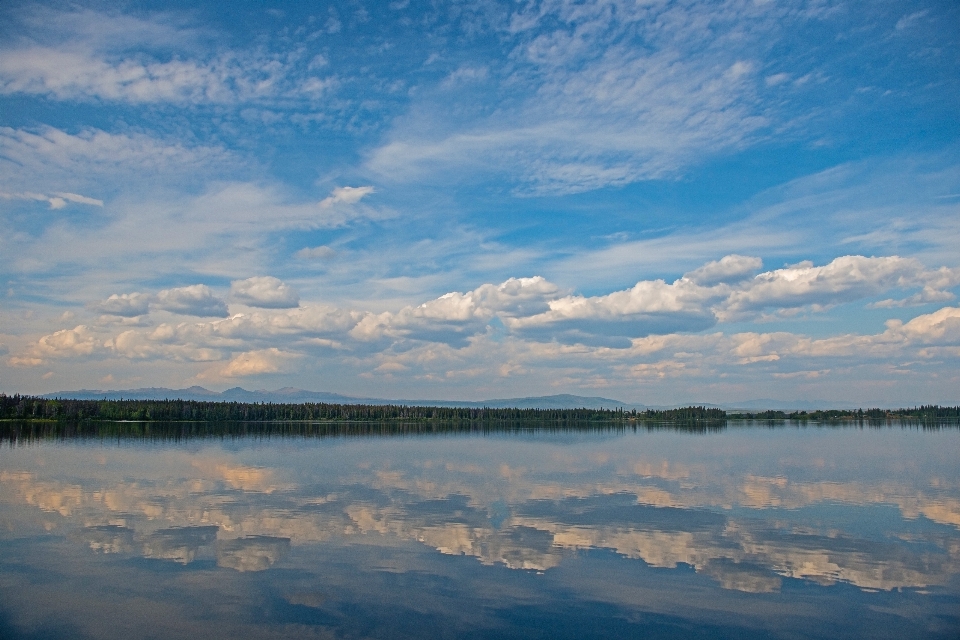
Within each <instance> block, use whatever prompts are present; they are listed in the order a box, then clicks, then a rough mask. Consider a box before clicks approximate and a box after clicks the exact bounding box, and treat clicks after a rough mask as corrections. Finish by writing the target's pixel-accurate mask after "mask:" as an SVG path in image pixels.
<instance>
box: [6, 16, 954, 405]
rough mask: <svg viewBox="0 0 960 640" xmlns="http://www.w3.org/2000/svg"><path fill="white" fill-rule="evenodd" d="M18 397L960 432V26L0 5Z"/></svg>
mask: <svg viewBox="0 0 960 640" xmlns="http://www.w3.org/2000/svg"><path fill="white" fill-rule="evenodd" d="M0 224H2V228H3V232H2V233H0V278H2V284H3V287H2V289H0V391H2V392H5V393H15V392H19V393H49V392H54V391H58V390H72V389H81V388H83V389H105V390H106V389H131V388H139V387H154V386H162V387H171V388H184V387H188V386H192V385H200V386H204V387H206V388H208V389H214V390H223V389H227V388H231V387H236V386H241V387H244V388H247V389H276V388H280V387H286V386H292V387H298V388H302V389H308V390H314V391H331V392H337V393H343V394H347V395H353V396H364V397H379V398H405V399H436V400H456V399H461V400H482V399H490V398H504V397H520V396H536V395H550V394H557V393H573V394H580V395H590V396H594V395H599V396H604V397H610V398H616V399H619V400H623V401H627V402H638V403H645V404H656V405H664V404H667V405H669V404H687V403H692V402H709V403H730V402H736V401H746V400H751V399H757V398H770V399H777V400H783V401H794V400H806V401H823V402H826V403H830V402H833V403H843V404H848V403H852V404H860V405H863V406H865V407H866V406H908V405H909V406H912V405H915V404H920V403H940V404H960V301H958V299H957V294H958V293H960V250H958V247H960V5H958V4H957V3H955V2H953V1H951V0H946V1H941V2H925V1H918V2H899V1H895V0H889V1H888V0H880V1H871V2H848V1H834V0H809V1H796V2H781V1H778V0H766V1H763V0H748V1H741V0H731V1H717V2H696V1H692V0H688V1H679V2H672V1H665V0H641V1H639V2H628V1H620V0H613V1H597V2H593V1H588V0H584V1H580V2H570V1H567V0H543V1H536V2H527V1H502V2H501V1H490V0H471V1H470V2H458V1H450V2H440V1H435V2H420V1H417V0H394V1H391V2H368V1H364V0H354V1H349V2H331V3H324V2H276V3H271V2H264V1H257V2H244V1H243V0H237V1H235V2H232V3H229V4H228V3H222V2H204V1H200V2H197V1H191V2H189V3H187V2H177V1H167V2H152V1H140V2H83V1H81V2H64V3H57V2H46V3H37V4H33V3H26V2H19V1H17V0H13V1H11V2H5V3H2V5H0Z"/></svg>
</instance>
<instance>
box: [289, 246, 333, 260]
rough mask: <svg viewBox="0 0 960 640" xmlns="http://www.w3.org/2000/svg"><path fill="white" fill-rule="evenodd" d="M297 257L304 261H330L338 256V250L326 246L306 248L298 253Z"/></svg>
mask: <svg viewBox="0 0 960 640" xmlns="http://www.w3.org/2000/svg"><path fill="white" fill-rule="evenodd" d="M296 255H297V257H298V258H303V259H304V260H328V259H330V258H332V257H334V256H335V255H337V252H336V250H334V249H333V248H332V247H328V246H326V245H321V246H319V247H304V248H303V249H300V250H299V251H297V254H296Z"/></svg>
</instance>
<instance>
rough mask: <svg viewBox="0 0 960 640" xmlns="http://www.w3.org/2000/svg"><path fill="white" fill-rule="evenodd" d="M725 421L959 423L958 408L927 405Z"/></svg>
mask: <svg viewBox="0 0 960 640" xmlns="http://www.w3.org/2000/svg"><path fill="white" fill-rule="evenodd" d="M727 417H728V418H731V419H743V420H795V421H799V422H808V421H809V422H840V421H850V420H855V421H865V422H885V421H888V420H921V421H922V420H957V419H960V407H941V406H940V405H936V404H930V405H923V406H920V407H913V408H912V409H867V410H866V411H864V410H863V409H849V410H843V409H828V410H817V411H810V412H807V411H792V412H790V413H787V412H785V411H760V412H757V413H749V412H739V411H738V412H736V413H728V414H727Z"/></svg>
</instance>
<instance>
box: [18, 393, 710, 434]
mask: <svg viewBox="0 0 960 640" xmlns="http://www.w3.org/2000/svg"><path fill="white" fill-rule="evenodd" d="M725 418H726V413H725V412H724V411H722V410H721V409H711V408H706V407H683V408H679V409H667V410H654V409H648V410H646V411H636V410H632V411H624V410H623V409H586V408H581V409H498V408H466V407H430V406H408V405H364V404H329V403H324V402H315V403H314V402H305V403H296V404H286V403H270V402H262V403H256V402H204V401H197V400H71V399H60V398H56V399H50V398H39V397H35V396H22V395H19V394H17V395H12V396H7V395H4V394H0V419H7V420H10V419H13V420H47V421H50V420H52V421H60V422H84V421H120V420H123V421H142V422H305V421H306V422H371V423H384V422H445V423H447V422H467V423H485V424H492V423H509V424H513V423H525V424H542V425H552V426H556V427H563V426H565V425H576V424H585V423H604V424H629V423H635V422H651V421H664V422H717V421H721V422H722V421H723V420H724V419H725Z"/></svg>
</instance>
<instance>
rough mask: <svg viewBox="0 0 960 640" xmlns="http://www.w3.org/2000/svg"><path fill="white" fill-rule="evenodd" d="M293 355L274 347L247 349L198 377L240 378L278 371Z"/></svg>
mask: <svg viewBox="0 0 960 640" xmlns="http://www.w3.org/2000/svg"><path fill="white" fill-rule="evenodd" d="M295 357H296V355H295V354H290V353H285V352H283V351H281V350H280V349H277V348H275V347H271V348H270V349H260V350H257V351H247V352H245V353H241V354H238V355H236V356H235V357H234V358H232V359H231V360H230V361H229V362H228V363H227V364H226V365H224V366H223V367H217V368H215V369H211V370H209V371H207V372H204V373H202V374H200V376H198V377H200V378H201V379H203V378H218V377H219V378H240V377H244V376H256V375H263V374H266V373H278V372H280V371H282V370H283V369H284V368H285V367H286V365H287V364H288V363H289V361H290V360H291V359H293V358H295Z"/></svg>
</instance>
